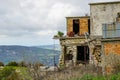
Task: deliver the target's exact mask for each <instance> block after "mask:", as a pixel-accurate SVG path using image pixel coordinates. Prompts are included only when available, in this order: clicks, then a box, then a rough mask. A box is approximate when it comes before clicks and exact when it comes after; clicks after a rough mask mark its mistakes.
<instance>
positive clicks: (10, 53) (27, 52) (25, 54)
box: [0, 45, 60, 65]
mask: <svg viewBox="0 0 120 80" xmlns="http://www.w3.org/2000/svg"><path fill="white" fill-rule="evenodd" d="M59 54H60V51H57V50H50V49H43V48H39V47H27V46H16V45H13V46H0V61H2V62H4V63H5V64H6V63H8V62H10V61H17V62H19V61H25V62H41V63H43V64H45V65H53V57H54V56H55V61H56V63H58V58H59Z"/></svg>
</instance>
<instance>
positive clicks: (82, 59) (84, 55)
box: [77, 46, 89, 63]
mask: <svg viewBox="0 0 120 80" xmlns="http://www.w3.org/2000/svg"><path fill="white" fill-rule="evenodd" d="M88 62H89V47H88V46H77V63H88Z"/></svg>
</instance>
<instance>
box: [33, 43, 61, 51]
mask: <svg viewBox="0 0 120 80" xmlns="http://www.w3.org/2000/svg"><path fill="white" fill-rule="evenodd" d="M35 47H38V48H43V49H50V50H58V51H60V48H61V47H60V44H53V45H41V46H35Z"/></svg>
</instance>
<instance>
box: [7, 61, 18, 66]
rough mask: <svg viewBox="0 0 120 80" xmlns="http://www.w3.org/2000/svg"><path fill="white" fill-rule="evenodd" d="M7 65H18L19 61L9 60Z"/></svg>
mask: <svg viewBox="0 0 120 80" xmlns="http://www.w3.org/2000/svg"><path fill="white" fill-rule="evenodd" d="M6 66H18V63H17V62H14V61H13V62H9V63H8V64H7V65H6Z"/></svg>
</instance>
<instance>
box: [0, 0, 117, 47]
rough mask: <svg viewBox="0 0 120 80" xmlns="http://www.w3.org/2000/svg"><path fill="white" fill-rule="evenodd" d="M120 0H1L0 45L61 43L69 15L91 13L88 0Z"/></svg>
mask: <svg viewBox="0 0 120 80" xmlns="http://www.w3.org/2000/svg"><path fill="white" fill-rule="evenodd" d="M105 1H117V0H0V45H25V46H36V45H37V46H38V45H50V44H54V43H55V44H58V43H59V40H53V39H52V38H53V36H54V35H55V34H57V31H62V32H64V34H66V33H65V31H66V18H65V17H68V16H84V15H85V14H89V12H90V11H89V10H90V7H89V5H88V4H89V3H93V2H105Z"/></svg>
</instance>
